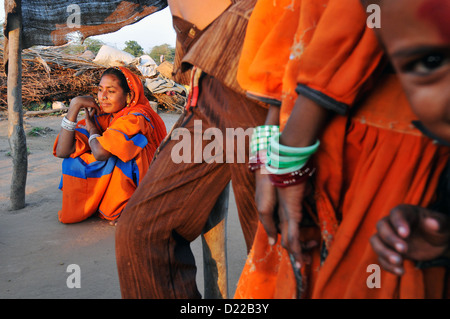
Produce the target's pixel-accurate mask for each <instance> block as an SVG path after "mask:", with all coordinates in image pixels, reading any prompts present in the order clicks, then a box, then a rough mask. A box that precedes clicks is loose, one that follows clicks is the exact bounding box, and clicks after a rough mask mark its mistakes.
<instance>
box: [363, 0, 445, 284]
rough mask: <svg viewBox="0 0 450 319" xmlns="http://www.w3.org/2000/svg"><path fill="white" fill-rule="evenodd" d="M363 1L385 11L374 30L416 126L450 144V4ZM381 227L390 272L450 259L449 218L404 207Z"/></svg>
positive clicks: (376, 240) (377, 238)
mask: <svg viewBox="0 0 450 319" xmlns="http://www.w3.org/2000/svg"><path fill="white" fill-rule="evenodd" d="M362 3H363V5H364V6H367V5H369V4H370V3H375V4H378V5H379V6H380V8H381V21H382V25H381V28H379V29H375V31H376V34H377V36H378V38H379V39H380V41H381V43H382V44H383V46H384V48H385V50H386V52H387V54H388V55H389V57H390V60H391V62H392V64H393V66H394V67H395V69H396V71H397V74H398V76H399V78H400V80H401V82H402V85H403V88H404V90H405V92H406V94H407V97H408V99H409V101H410V103H411V107H412V109H413V111H414V113H415V114H416V115H417V116H418V118H419V120H420V122H417V123H416V125H417V126H418V127H419V128H421V129H422V131H423V132H424V133H425V134H427V135H429V136H431V137H432V138H434V139H435V140H437V141H438V142H439V143H440V144H444V145H450V144H449V142H450V93H449V90H448V87H449V86H450V59H449V58H450V25H449V24H448V21H449V18H450V3H449V2H448V1H439V0H407V1H406V0H395V1H366V0H364V1H362ZM447 179H448V176H447ZM447 184H448V182H447ZM447 188H448V186H447ZM447 194H448V193H447ZM446 196H448V195H446ZM447 210H448V205H447ZM377 228H378V232H377V234H375V235H374V236H373V237H372V239H371V242H372V246H373V248H374V250H375V251H376V252H377V254H378V255H379V261H380V264H381V265H382V266H383V267H384V268H385V269H386V270H388V271H390V272H392V273H395V274H399V275H401V274H403V273H404V267H403V263H404V259H412V260H416V261H422V262H424V261H430V260H432V259H435V258H438V257H447V258H450V219H449V216H448V215H444V214H441V213H439V212H436V211H431V210H428V209H425V208H421V207H418V206H410V205H401V206H398V207H396V208H395V209H393V210H392V211H391V213H390V215H389V216H387V217H385V218H383V219H382V220H380V222H379V223H378V226H377Z"/></svg>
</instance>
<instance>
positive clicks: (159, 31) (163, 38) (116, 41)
mask: <svg viewBox="0 0 450 319" xmlns="http://www.w3.org/2000/svg"><path fill="white" fill-rule="evenodd" d="M4 20H5V8H4V1H3V0H0V21H4ZM91 38H93V39H98V40H100V41H102V42H103V43H105V44H107V45H110V46H113V47H116V48H118V49H121V50H122V49H123V48H125V41H129V40H134V41H136V42H137V43H139V45H140V46H141V47H142V48H143V49H144V51H145V52H149V51H150V49H151V48H153V47H154V46H156V45H161V44H165V43H167V44H170V45H171V46H172V47H175V40H176V34H175V31H174V29H173V26H172V16H171V14H170V10H169V8H168V7H167V8H165V9H164V10H161V11H159V12H156V13H153V14H151V15H149V16H147V17H146V18H144V19H142V20H140V21H139V22H136V23H134V24H132V25H128V26H126V27H123V28H122V29H120V30H118V31H116V32H113V33H108V34H104V35H99V36H94V37H91Z"/></svg>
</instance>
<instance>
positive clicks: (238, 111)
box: [116, 74, 267, 299]
mask: <svg viewBox="0 0 450 319" xmlns="http://www.w3.org/2000/svg"><path fill="white" fill-rule="evenodd" d="M200 89H201V91H200V94H199V99H198V104H197V107H195V108H193V109H192V110H191V111H189V112H188V113H187V114H186V115H185V117H184V119H181V120H180V121H179V123H177V124H176V126H175V130H174V132H175V131H177V126H178V127H183V128H184V129H182V130H183V132H184V133H186V129H187V130H188V131H189V139H190V144H191V160H190V161H186V162H187V163H186V162H181V163H178V164H177V163H175V162H174V158H179V156H180V154H182V155H185V153H184V151H186V148H185V149H184V150H183V152H181V151H180V148H181V147H180V146H181V145H182V144H180V143H182V142H183V143H184V142H186V140H184V138H186V135H185V134H182V135H183V137H180V138H179V139H178V140H177V139H175V138H174V137H173V138H170V139H168V140H167V141H166V142H163V144H162V145H161V147H160V150H159V153H158V155H157V156H156V157H155V158H154V160H153V162H152V164H151V166H150V169H149V171H148V172H147V174H146V176H145V177H144V179H143V180H142V182H141V184H140V185H139V187H138V188H137V190H136V191H135V193H134V194H133V196H132V197H131V199H130V200H129V202H128V204H127V206H126V208H125V210H124V212H123V213H122V215H121V217H120V219H119V221H118V224H117V229H116V258H117V266H118V272H119V281H120V288H121V293H122V297H123V298H127V299H128V298H133V299H135V298H166V299H167V298H171V299H173V298H199V297H201V296H200V293H199V291H198V289H197V285H196V280H195V275H196V266H195V260H194V256H193V254H192V251H191V249H190V242H191V241H193V240H194V239H196V238H197V237H198V236H199V235H200V234H201V232H202V229H203V228H204V226H205V223H206V221H207V220H208V217H209V214H210V212H211V210H212V208H213V206H214V204H215V203H216V201H217V199H218V197H219V196H220V194H221V193H222V191H223V190H224V188H225V187H226V186H227V184H228V183H229V182H230V180H231V181H232V186H233V191H234V195H235V200H236V204H237V208H238V213H239V220H240V223H241V227H242V230H243V234H244V238H245V241H246V245H247V250H249V249H250V248H251V245H252V242H253V238H254V235H255V232H256V228H257V223H258V216H257V210H256V206H255V202H254V188H255V182H254V176H253V174H251V173H250V172H249V170H248V167H247V165H248V155H249V154H248V153H249V152H248V143H249V137H248V136H247V137H246V138H245V146H244V147H242V145H240V144H239V143H238V141H237V139H236V138H227V136H226V132H227V128H228V129H230V128H242V129H243V130H244V131H245V130H247V129H248V128H252V127H255V126H258V125H262V124H263V123H264V121H265V117H266V114H267V110H266V109H265V108H264V107H262V106H260V105H259V104H257V103H254V102H252V101H250V100H248V99H247V98H245V96H243V95H241V94H238V93H236V92H234V91H232V90H230V89H228V88H227V87H225V86H223V85H222V84H221V83H220V82H219V81H218V80H216V79H215V78H213V77H211V76H209V75H206V74H204V75H203V76H202V78H201V80H200ZM199 121H201V122H199ZM200 123H201V131H199V124H200ZM217 129H219V130H220V132H222V133H223V139H221V136H220V134H217ZM228 131H229V130H228ZM211 132H213V134H211ZM214 133H216V134H214ZM211 135H214V136H213V137H211ZM172 136H174V135H172ZM208 138H211V139H208ZM213 140H214V141H215V142H217V144H214V145H220V144H223V152H222V151H221V150H220V149H219V147H216V148H215V150H216V151H217V152H214V151H211V148H213V144H211V143H212V141H213ZM220 141H221V142H220ZM232 141H234V143H232ZM183 145H189V144H183ZM232 148H234V149H232ZM203 151H204V152H203ZM209 154H212V155H214V154H215V155H216V157H210V156H209ZM226 154H229V155H230V154H234V155H235V156H234V162H233V163H230V162H231V161H230V160H229V159H228V161H226ZM202 155H203V156H202ZM198 156H200V158H202V160H201V162H200V163H196V162H199V160H198ZM240 156H245V162H244V163H243V161H242V158H241V157H240ZM194 157H197V158H194ZM208 162H209V163H208ZM221 162H222V163H221ZM238 162H240V163H238Z"/></svg>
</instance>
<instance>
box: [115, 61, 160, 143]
mask: <svg viewBox="0 0 450 319" xmlns="http://www.w3.org/2000/svg"><path fill="white" fill-rule="evenodd" d="M118 69H119V70H120V71H121V72H122V73H123V75H125V78H126V79H127V83H128V87H129V88H130V90H131V91H133V93H134V98H133V100H132V101H131V102H130V104H129V105H128V106H126V107H124V108H123V109H122V110H121V111H120V112H118V113H117V116H116V118H119V117H120V116H123V115H125V114H128V113H130V112H136V111H138V112H140V113H143V114H145V115H146V116H147V117H148V118H149V119H150V121H151V123H152V125H153V127H154V132H153V133H154V134H153V135H154V137H155V139H156V143H157V145H159V144H160V143H161V142H162V140H163V139H164V137H165V136H166V135H167V131H166V126H165V124H164V122H163V120H162V119H161V117H160V116H159V115H158V114H157V113H156V112H155V111H153V109H152V108H151V106H150V102H149V101H148V99H147V98H146V97H145V94H144V86H143V85H142V81H141V80H140V79H139V77H138V76H137V75H136V74H134V73H133V72H131V71H130V70H129V69H127V68H125V67H118Z"/></svg>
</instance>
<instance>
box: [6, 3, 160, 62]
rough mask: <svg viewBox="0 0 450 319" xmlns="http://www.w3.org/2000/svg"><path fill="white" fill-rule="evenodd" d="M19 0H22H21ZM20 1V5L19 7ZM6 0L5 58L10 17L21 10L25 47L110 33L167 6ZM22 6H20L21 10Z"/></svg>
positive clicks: (55, 43)
mask: <svg viewBox="0 0 450 319" xmlns="http://www.w3.org/2000/svg"><path fill="white" fill-rule="evenodd" d="M18 2H19V1H18ZM20 2H21V8H20ZM20 2H19V6H16V5H15V4H14V2H13V1H8V0H5V14H6V16H5V24H4V34H5V44H4V47H5V62H6V61H7V60H6V59H7V51H6V49H7V47H8V45H7V36H8V31H9V26H8V17H10V15H12V14H19V13H20V11H21V13H22V25H23V27H22V30H23V33H22V48H23V49H26V48H29V47H31V46H33V45H49V46H51V45H63V44H66V43H68V42H70V41H71V40H72V39H74V38H77V39H79V40H84V39H85V38H87V37H89V36H93V35H98V34H104V33H110V32H114V31H117V30H119V29H120V28H122V27H124V26H126V25H129V24H133V23H135V22H137V21H139V20H141V19H142V18H144V17H146V16H148V15H150V14H152V13H154V12H157V11H159V10H162V9H164V8H165V7H167V0H127V1H123V0H109V1H98V0H76V1H67V0H53V1H44V0H22V1H20ZM20 9H21V10H20Z"/></svg>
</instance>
